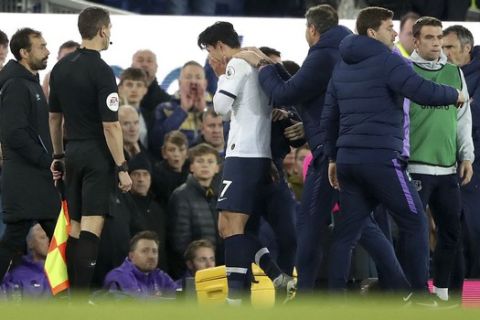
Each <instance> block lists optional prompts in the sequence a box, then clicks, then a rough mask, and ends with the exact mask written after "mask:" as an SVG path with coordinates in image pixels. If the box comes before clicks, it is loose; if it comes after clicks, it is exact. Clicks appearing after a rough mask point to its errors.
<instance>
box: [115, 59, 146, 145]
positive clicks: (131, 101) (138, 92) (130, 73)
mask: <svg viewBox="0 0 480 320" xmlns="http://www.w3.org/2000/svg"><path fill="white" fill-rule="evenodd" d="M146 93H147V75H146V73H145V72H144V71H143V70H142V69H138V68H127V69H125V70H124V71H123V72H122V74H121V76H120V83H119V84H118V94H119V96H120V99H121V101H122V103H121V105H125V104H128V105H130V106H132V107H134V108H135V110H136V111H137V113H138V117H139V126H140V127H139V130H140V132H139V134H140V137H139V140H140V142H141V143H142V145H143V146H144V147H146V148H148V128H147V122H146V120H145V117H144V116H143V113H142V112H143V110H142V109H141V108H140V102H141V101H142V99H143V97H144V96H145V94H146Z"/></svg>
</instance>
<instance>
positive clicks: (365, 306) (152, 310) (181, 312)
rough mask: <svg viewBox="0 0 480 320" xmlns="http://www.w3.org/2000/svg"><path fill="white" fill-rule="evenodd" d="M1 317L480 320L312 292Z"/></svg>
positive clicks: (79, 303)
mask: <svg viewBox="0 0 480 320" xmlns="http://www.w3.org/2000/svg"><path fill="white" fill-rule="evenodd" d="M0 319H1V320H15V319H28V320H40V319H42V320H43V319H49V320H50V319H52V320H61V319H65V320H76V319H79V320H97V319H99V320H100V319H102V320H103V319H114V320H150V319H152V320H163V319H165V320H180V319H190V320H203V319H205V320H207V319H208V320H217V319H218V320H249V319H262V320H280V319H292V320H303V319H308V320H310V319H311V320H314V319H328V320H340V319H346V320H364V319H365V320H377V319H378V320H395V319H399V320H400V319H401V320H413V319H423V320H426V319H435V320H442V319H446V320H447V319H448V320H455V319H461V320H468V319H475V320H479V319H480V308H463V307H457V308H449V309H447V308H444V307H439V308H425V307H413V306H405V305H404V304H403V302H402V300H401V298H395V297H388V298H386V297H376V298H373V297H371V296H369V297H367V298H359V299H348V301H347V300H345V299H333V298H331V297H324V296H315V297H310V298H308V299H302V300H296V301H293V302H291V303H290V304H287V305H280V306H275V307H271V308H253V307H251V306H242V307H229V306H225V305H217V306H199V305H198V304H197V303H196V302H193V301H148V302H143V301H131V300H129V301H127V300H122V301H114V300H98V301H96V304H95V305H92V304H89V303H87V299H79V300H76V301H56V300H39V301H25V302H22V303H17V304H16V303H12V302H3V303H0Z"/></svg>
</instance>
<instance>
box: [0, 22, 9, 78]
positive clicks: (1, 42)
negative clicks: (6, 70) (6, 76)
mask: <svg viewBox="0 0 480 320" xmlns="http://www.w3.org/2000/svg"><path fill="white" fill-rule="evenodd" d="M7 55H8V37H7V35H6V34H5V32H3V31H2V30H0V70H2V68H3V65H4V64H5V60H6V59H7Z"/></svg>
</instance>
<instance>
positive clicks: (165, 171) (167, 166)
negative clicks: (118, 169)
mask: <svg viewBox="0 0 480 320" xmlns="http://www.w3.org/2000/svg"><path fill="white" fill-rule="evenodd" d="M187 150H188V140H187V137H186V136H185V135H184V134H183V133H182V132H180V131H177V130H175V131H172V132H170V133H168V134H167V135H166V136H165V143H164V145H163V147H162V156H163V159H164V160H163V161H158V162H156V163H155V164H154V167H153V192H154V193H155V194H156V195H157V196H158V199H159V201H160V203H161V204H162V205H163V204H165V205H166V204H167V203H168V199H169V198H170V195H171V194H172V192H173V190H175V189H176V188H177V187H178V186H180V185H181V184H182V183H184V182H185V181H186V180H187V176H188V163H187Z"/></svg>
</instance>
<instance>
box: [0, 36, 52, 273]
mask: <svg viewBox="0 0 480 320" xmlns="http://www.w3.org/2000/svg"><path fill="white" fill-rule="evenodd" d="M10 50H11V52H12V54H13V55H14V56H15V59H16V61H15V60H10V61H9V62H8V63H7V65H6V66H5V67H4V68H3V69H2V71H0V87H1V93H0V128H1V129H0V140H1V143H2V152H3V161H4V162H3V177H2V190H3V192H2V202H3V213H4V221H5V223H6V225H7V227H6V230H5V233H4V235H3V237H2V239H1V240H0V279H3V276H4V275H5V272H6V271H7V270H8V268H9V266H10V263H11V261H12V259H13V258H14V257H15V255H17V254H22V252H23V251H24V250H25V246H26V235H27V234H28V231H29V229H30V227H31V226H32V225H33V224H34V221H38V222H39V223H40V224H41V226H42V228H43V229H44V230H45V232H46V233H47V235H48V237H49V238H51V237H52V235H53V230H54V228H55V218H56V216H57V215H58V213H59V211H60V198H59V195H58V192H56V190H55V186H54V184H53V179H52V174H51V172H50V165H51V163H52V153H53V151H52V142H51V139H50V132H49V128H48V107H47V102H46V99H45V96H44V94H43V91H42V87H41V86H40V82H39V77H38V70H43V69H45V68H46V66H47V59H48V55H49V53H50V52H49V51H48V49H47V47H46V42H45V40H44V39H43V37H42V34H41V33H40V32H38V31H35V30H33V29H30V28H24V29H20V30H18V31H17V32H16V33H15V34H14V35H13V37H12V40H11V42H10Z"/></svg>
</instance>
